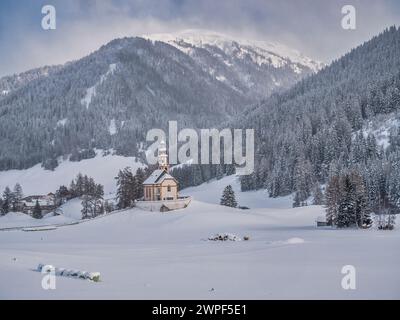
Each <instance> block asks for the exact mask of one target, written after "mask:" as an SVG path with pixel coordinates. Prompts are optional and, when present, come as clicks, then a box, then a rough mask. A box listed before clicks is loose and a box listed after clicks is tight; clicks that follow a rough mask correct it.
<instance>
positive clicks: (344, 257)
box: [0, 201, 400, 299]
mask: <svg viewBox="0 0 400 320" xmlns="http://www.w3.org/2000/svg"><path fill="white" fill-rule="evenodd" d="M322 212H323V208H321V207H316V206H314V207H304V208H296V209H260V208H259V209H251V210H238V209H231V208H227V207H221V206H219V205H214V204H207V203H204V202H199V201H193V202H192V204H191V205H190V206H189V207H188V208H187V209H184V210H179V211H174V212H170V213H164V214H162V213H150V212H145V211H141V210H139V209H132V210H128V211H123V212H118V213H115V214H112V215H109V216H105V217H101V218H98V219H94V220H92V221H89V222H85V223H81V224H77V225H71V226H65V227H59V228H57V229H55V230H49V231H38V232H23V231H3V232H0V298H1V299H11V298H27V299H33V298H44V299H55V298H61V299H68V298H77V299H86V298H95V299H96V298H100V299H105V298H111V299H117V298H122V299H191V298H198V299H278V298H288V299H294V298H300V299H303V298H304V299H311V298H313V299H331V298H343V299H356V298H378V299H380V298H389V299H392V298H400V274H399V272H398V266H399V264H400V255H399V254H398V253H399V249H400V233H399V231H398V230H395V231H392V232H390V231H388V232H383V231H377V230H329V229H316V228H315V226H314V225H315V219H316V217H317V216H318V215H320V214H321V213H322ZM2 219H3V218H2ZM225 232H227V233H231V234H234V235H237V236H238V237H241V238H243V237H244V236H249V237H250V240H249V241H226V242H220V241H207V238H208V237H210V236H213V235H214V234H216V233H225ZM39 263H44V264H52V265H54V266H56V267H63V268H70V269H77V270H85V271H90V272H100V273H101V282H97V283H95V282H90V281H87V280H79V279H73V278H67V277H57V278H56V279H57V282H56V289H55V290H47V291H46V290H43V289H42V287H41V281H42V274H40V273H39V272H36V271H33V270H32V269H34V268H36V267H37V265H38V264H39ZM344 265H353V266H355V268H356V272H357V274H356V276H357V277H356V281H357V282H356V285H357V289H356V290H343V289H342V287H341V280H342V277H343V276H344V275H343V274H341V269H342V267H343V266H344Z"/></svg>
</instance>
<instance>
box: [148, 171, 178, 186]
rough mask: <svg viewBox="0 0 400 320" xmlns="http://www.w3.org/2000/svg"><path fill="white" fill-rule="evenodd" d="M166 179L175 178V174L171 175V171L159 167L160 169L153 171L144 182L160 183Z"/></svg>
mask: <svg viewBox="0 0 400 320" xmlns="http://www.w3.org/2000/svg"><path fill="white" fill-rule="evenodd" d="M165 179H173V180H175V178H174V177H173V176H171V175H170V174H169V173H167V171H165V170H161V169H158V170H154V171H153V173H152V174H151V175H150V177H148V178H147V179H146V180H145V181H144V182H143V184H144V185H147V184H159V183H161V182H163V181H164V180H165ZM175 181H176V180H175Z"/></svg>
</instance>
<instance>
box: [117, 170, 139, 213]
mask: <svg viewBox="0 0 400 320" xmlns="http://www.w3.org/2000/svg"><path fill="white" fill-rule="evenodd" d="M116 180H117V207H118V209H124V208H129V207H131V206H133V204H134V201H135V200H136V195H137V194H136V193H137V183H136V179H135V177H134V176H133V174H132V171H131V168H129V167H127V168H125V169H124V170H120V171H119V173H118V176H117V177H116Z"/></svg>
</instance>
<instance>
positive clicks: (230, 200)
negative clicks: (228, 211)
mask: <svg viewBox="0 0 400 320" xmlns="http://www.w3.org/2000/svg"><path fill="white" fill-rule="evenodd" d="M220 204H221V205H223V206H227V207H232V208H236V207H237V202H236V198H235V192H234V191H233V188H232V186H231V185H228V186H226V187H225V189H224V191H223V193H222V198H221V202H220Z"/></svg>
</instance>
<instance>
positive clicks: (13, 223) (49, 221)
mask: <svg viewBox="0 0 400 320" xmlns="http://www.w3.org/2000/svg"><path fill="white" fill-rule="evenodd" d="M75 221H76V220H74V219H71V218H69V217H66V216H63V215H61V216H48V217H47V218H43V219H34V218H32V217H31V216H29V215H27V214H25V213H22V212H10V213H8V214H6V215H5V216H2V217H0V229H5V228H23V227H24V228H28V227H37V226H49V225H58V224H68V223H72V222H75Z"/></svg>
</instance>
